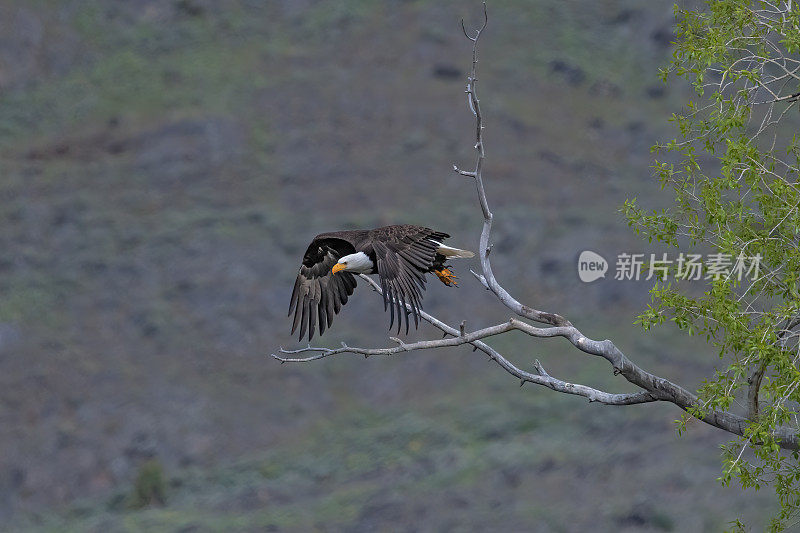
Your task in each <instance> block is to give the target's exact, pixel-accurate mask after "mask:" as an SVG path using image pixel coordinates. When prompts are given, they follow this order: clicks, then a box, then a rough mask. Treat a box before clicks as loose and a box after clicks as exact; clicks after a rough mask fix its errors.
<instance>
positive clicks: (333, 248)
mask: <svg viewBox="0 0 800 533" xmlns="http://www.w3.org/2000/svg"><path fill="white" fill-rule="evenodd" d="M355 252H356V249H355V247H354V246H353V244H352V243H350V242H349V241H348V240H344V239H341V238H335V237H323V236H318V237H316V238H315V239H314V240H313V241H311V244H310V245H309V246H308V250H306V253H305V255H304V256H303V264H302V265H301V266H300V271H299V272H298V274H297V279H296V280H295V282H294V289H293V290H292V299H291V302H290V303H289V316H292V313H294V320H293V321H292V334H294V332H295V330H296V329H297V327H298V326H300V340H302V339H303V335H305V333H306V330H308V340H309V341H310V340H311V339H312V338H314V331H315V330H316V327H317V323H319V334H320V335H322V334H323V333H325V328H326V327H328V328H329V327H331V324H332V323H333V317H334V315H336V314H337V313H339V310H340V309H341V308H342V306H343V305H344V304H346V303H347V298H348V297H349V296H350V295H351V294H353V290H355V288H356V279H355V277H354V276H353V275H352V274H351V273H349V272H338V273H336V274H331V269H332V268H333V265H335V264H336V262H337V261H339V258H340V257H342V256H345V255H348V254H352V253H355Z"/></svg>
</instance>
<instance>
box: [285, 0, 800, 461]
mask: <svg viewBox="0 0 800 533" xmlns="http://www.w3.org/2000/svg"><path fill="white" fill-rule="evenodd" d="M483 9H484V22H483V25H482V26H481V27H480V28H479V29H477V30H475V33H474V36H470V34H469V32H468V31H467V29H466V26H465V25H464V22H463V20H462V29H463V31H464V35H465V36H466V37H467V39H469V40H470V41H472V68H471V71H470V74H469V76H468V77H467V86H466V94H467V102H468V104H469V108H470V111H471V112H472V113H473V115H474V116H475V122H476V129H475V145H474V148H475V150H476V152H477V158H476V162H475V167H474V170H470V171H468V170H462V169H460V168H459V167H458V166H456V165H453V170H454V171H455V172H457V173H458V174H459V175H461V176H465V177H467V178H472V179H473V180H474V181H475V185H476V190H477V194H478V202H479V205H480V208H481V212H482V214H483V228H482V230H481V236H480V245H479V259H480V263H481V273H477V272H474V271H471V272H472V274H473V275H474V276H475V277H476V278H477V279H478V280H479V281H480V282H481V284H482V285H483V286H484V287H485V288H486V289H488V290H490V291H491V292H492V293H493V294H494V295H495V296H496V297H497V298H498V299H499V300H500V302H502V303H503V305H505V306H506V307H508V308H509V309H510V310H511V311H513V312H514V313H515V314H516V315H518V316H519V317H522V318H524V319H528V320H532V321H534V322H538V323H541V324H546V325H547V327H537V326H534V325H532V324H529V323H527V322H525V321H522V320H519V319H517V318H511V319H510V320H508V321H507V322H504V323H501V324H497V325H495V326H490V327H487V328H483V329H480V330H476V331H473V332H467V331H466V323H465V322H463V321H462V322H461V325H460V327H459V328H454V327H452V326H450V325H448V324H446V323H444V322H442V321H441V320H439V319H437V318H436V317H434V316H432V315H430V314H428V313H425V312H422V313H421V316H422V318H423V319H424V320H425V321H427V322H429V323H430V324H432V325H433V326H435V327H436V328H438V329H440V330H441V331H442V332H444V334H445V336H444V338H442V339H437V340H424V341H418V342H413V343H408V344H406V343H405V342H403V341H402V340H400V339H398V338H391V340H393V341H394V342H395V343H396V344H397V346H393V347H390V348H357V347H351V346H348V345H346V344H342V346H341V347H340V348H321V347H312V346H310V345H309V346H307V347H306V348H301V349H298V350H284V349H283V348H281V350H280V353H281V354H283V355H297V354H312V355H308V356H303V357H295V358H291V357H283V356H280V355H277V354H272V357H274V358H275V359H277V360H279V361H280V362H281V363H287V362H291V363H301V362H309V361H315V360H318V359H323V358H326V357H330V356H333V355H338V354H343V353H350V354H359V355H363V356H365V357H369V356H373V355H382V356H389V355H395V354H399V353H402V352H408V351H415V350H424V349H430V348H441V347H453V346H461V345H465V344H469V345H471V346H473V347H474V349H477V350H481V351H482V352H484V353H485V354H487V355H488V356H489V357H490V358H491V359H492V360H493V361H495V362H496V363H497V364H499V365H500V366H501V367H502V368H503V369H504V370H505V371H506V372H508V373H509V374H511V375H513V376H515V377H517V378H518V379H520V384H521V385H524V384H525V383H534V384H537V385H542V386H544V387H548V388H550V389H552V390H554V391H557V392H563V393H565V394H572V395H577V396H583V397H585V398H588V399H589V401H591V402H599V403H603V404H607V405H632V404H639V403H648V402H654V401H667V402H670V403H673V404H675V405H677V406H678V407H680V408H681V409H683V410H685V411H687V412H689V413H690V414H692V415H697V416H699V419H700V420H702V421H703V422H705V423H707V424H710V425H712V426H715V427H717V428H720V429H723V430H725V431H728V432H730V433H733V434H736V435H742V436H744V435H745V433H746V430H747V428H748V426H749V424H750V420H749V419H748V418H745V417H743V416H739V415H736V414H734V413H731V412H727V411H720V410H714V409H708V408H703V406H701V405H700V403H699V400H698V397H697V396H695V395H694V394H692V393H691V392H689V391H688V390H686V389H685V388H683V387H681V386H680V385H677V384H675V383H673V382H671V381H669V380H667V379H665V378H662V377H659V376H656V375H655V374H652V373H650V372H647V371H645V370H644V369H642V368H641V367H639V366H638V365H637V364H635V363H633V362H632V361H631V360H630V359H629V358H628V357H626V356H625V354H624V353H623V352H622V351H621V350H620V349H619V348H617V346H616V345H615V344H614V343H613V342H612V341H610V340H607V339H606V340H602V341H599V340H594V339H590V338H589V337H587V336H585V335H584V334H583V333H581V332H580V330H578V329H577V328H576V327H575V326H573V325H572V323H571V322H570V321H569V320H567V319H566V318H565V317H563V316H561V315H559V314H556V313H551V312H546V311H542V310H538V309H535V308H533V307H531V306H528V305H525V304H522V303H521V302H519V301H518V300H516V299H515V298H514V297H513V296H512V295H511V294H510V293H509V292H508V291H507V290H506V289H505V288H503V286H502V285H501V284H500V283H499V282H498V281H497V279H496V278H495V275H494V272H493V270H492V265H491V261H490V260H489V255H490V253H491V250H492V245H491V231H492V220H493V215H492V212H491V210H490V209H489V202H488V200H487V196H486V190H485V188H484V183H483V175H482V171H483V163H484V160H485V158H486V152H485V148H484V141H483V130H484V125H483V115H482V113H481V106H480V100H479V99H478V95H477V89H476V86H477V81H478V78H477V64H478V41H479V39H480V38H481V36H482V35H483V32H484V30H485V29H486V27H487V24H488V14H487V11H486V2H484V3H483ZM360 276H361V278H362V279H364V280H365V281H367V282H368V283H369V284H370V285H371V286H372V288H373V289H374V290H375V291H376V292H378V293H381V294H382V291H381V289H380V287H379V285H378V284H377V283H376V282H375V281H374V280H372V279H371V278H369V277H368V276H366V275H363V274H361V275H360ZM400 305H401V306H405V307H406V308H407V309H408V306H407V304H406V303H405V302H400ZM795 325H796V324H795ZM514 330H516V331H521V332H524V333H526V334H527V335H530V336H531V337H536V338H551V337H563V338H564V339H566V340H567V341H569V342H570V343H571V344H572V345H573V346H574V347H575V348H577V349H578V350H580V351H582V352H584V353H586V354H589V355H594V356H598V357H602V358H603V359H605V360H606V361H608V363H610V365H611V367H612V369H613V372H614V374H615V375H621V376H622V377H624V378H625V379H626V380H627V381H628V382H629V383H631V384H633V385H635V386H636V387H638V388H639V389H641V390H640V391H638V392H635V393H622V394H616V393H610V392H605V391H602V390H599V389H594V388H592V387H589V386H586V385H581V384H575V383H569V382H565V381H562V380H559V379H556V378H554V377H552V376H550V375H549V374H548V373H547V372H546V371H545V369H544V368H543V366H542V365H541V363H540V362H539V361H538V360H536V361H535V362H534V364H533V366H534V370H535V373H531V372H526V371H524V370H521V369H520V368H518V367H517V366H515V365H514V364H513V363H511V362H510V361H509V360H508V359H506V358H505V357H504V356H503V355H501V354H500V353H499V352H497V351H496V350H495V349H494V348H492V347H491V346H489V345H488V344H486V343H485V342H483V339H487V338H489V337H492V336H495V335H501V334H504V333H508V332H509V331H514ZM448 336H449V337H448ZM762 375H763V371H762V372H761V375H758V374H754V376H753V383H752V384H751V394H755V400H752V399H751V401H750V405H751V408H750V411H751V413H750V416H751V417H753V416H757V412H758V386H759V384H760V381H761V377H762ZM756 378H757V381H758V384H756V383H755V381H756ZM752 391H755V392H754V393H753V392H752ZM753 406H754V407H753ZM774 436H775V437H776V438H778V439H779V440H780V445H781V447H783V448H786V449H798V446H799V443H798V435H797V434H796V433H795V432H793V431H791V430H789V429H787V428H778V429H776V430H775V432H774Z"/></svg>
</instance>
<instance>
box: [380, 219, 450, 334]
mask: <svg viewBox="0 0 800 533" xmlns="http://www.w3.org/2000/svg"><path fill="white" fill-rule="evenodd" d="M370 237H371V244H372V248H373V250H374V252H375V260H376V263H377V265H376V267H377V269H378V277H379V278H380V281H381V288H382V289H383V307H384V309H386V307H389V309H390V311H391V313H390V318H389V329H391V328H392V325H393V324H394V319H395V308H396V309H397V332H398V333H399V332H400V328H401V326H402V324H403V317H405V321H406V333H408V328H409V325H410V324H409V315H413V317H414V325H415V326H416V327H419V312H420V309H421V308H422V304H421V301H422V291H424V290H425V274H426V273H427V272H428V271H429V270H430V269H431V266H432V265H433V262H434V260H435V258H436V250H437V249H438V247H439V244H440V243H441V241H442V240H443V239H446V238H447V237H449V235H448V234H446V233H441V232H438V231H434V230H432V229H428V228H423V227H420V226H389V227H386V228H379V229H378V230H373V232H372V234H371V235H370ZM406 304H408V305H409V306H410V307H411V310H410V311H409V310H408V309H407V308H406Z"/></svg>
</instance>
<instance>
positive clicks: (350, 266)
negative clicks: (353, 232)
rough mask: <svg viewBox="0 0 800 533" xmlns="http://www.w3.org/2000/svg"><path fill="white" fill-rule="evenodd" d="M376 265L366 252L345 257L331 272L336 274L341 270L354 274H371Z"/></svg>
mask: <svg viewBox="0 0 800 533" xmlns="http://www.w3.org/2000/svg"><path fill="white" fill-rule="evenodd" d="M374 266H375V265H373V264H372V261H370V259H369V256H368V255H367V254H365V253H364V252H356V253H354V254H350V255H345V256H344V257H342V258H341V259H339V262H338V263H336V264H335V265H333V269H332V270H331V272H333V273H334V274H336V273H337V272H339V271H340V270H344V271H345V272H352V273H353V274H369V273H370V272H372V268H373V267H374Z"/></svg>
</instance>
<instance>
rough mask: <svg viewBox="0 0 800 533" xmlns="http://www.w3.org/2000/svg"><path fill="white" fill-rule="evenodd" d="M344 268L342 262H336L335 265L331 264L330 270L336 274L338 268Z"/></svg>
mask: <svg viewBox="0 0 800 533" xmlns="http://www.w3.org/2000/svg"><path fill="white" fill-rule="evenodd" d="M345 268H347V265H345V264H344V263H336V264H335V265H333V268H332V269H331V272H332V273H333V274H336V273H337V272H339V271H340V270H344V269H345Z"/></svg>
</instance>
